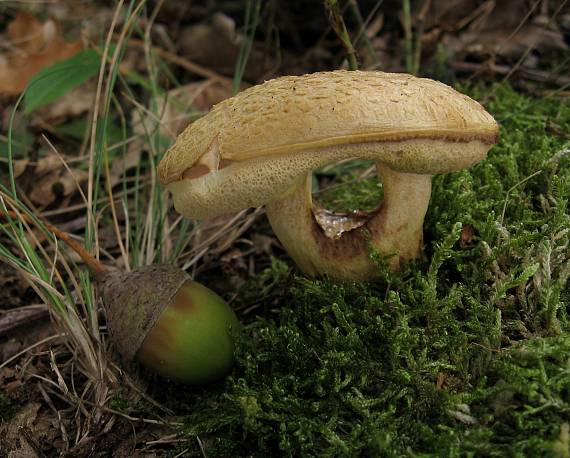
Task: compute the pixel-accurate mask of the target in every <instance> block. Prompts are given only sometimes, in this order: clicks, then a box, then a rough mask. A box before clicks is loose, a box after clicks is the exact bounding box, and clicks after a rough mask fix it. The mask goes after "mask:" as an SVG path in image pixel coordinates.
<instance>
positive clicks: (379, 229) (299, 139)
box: [158, 70, 498, 280]
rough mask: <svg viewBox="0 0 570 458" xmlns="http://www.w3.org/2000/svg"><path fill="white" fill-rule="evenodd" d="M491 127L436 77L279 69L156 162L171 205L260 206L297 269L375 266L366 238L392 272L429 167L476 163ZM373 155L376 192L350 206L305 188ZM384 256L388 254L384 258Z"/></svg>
mask: <svg viewBox="0 0 570 458" xmlns="http://www.w3.org/2000/svg"><path fill="white" fill-rule="evenodd" d="M497 137H498V125H497V123H496V122H495V120H494V119H493V117H492V116H491V115H490V114H489V113H487V112H486V111H485V109H484V108H483V107H482V106H481V105H480V104H479V103H477V102H476V101H474V100H472V99H471V98H469V97H467V96H465V95H463V94H460V93H459V92H457V91H455V90H454V89H452V88H450V87H449V86H446V85H445V84H442V83H440V82H437V81H433V80H430V79H425V78H417V77H414V76H411V75H407V74H399V73H383V72H372V71H342V70H340V71H333V72H319V73H314V74H309V75H304V76H285V77H281V78H277V79H273V80H270V81H267V82H265V83H263V84H260V85H257V86H253V87H251V88H249V89H246V90H244V91H243V92H241V93H239V94H238V95H236V96H234V97H232V98H230V99H227V100H224V101H223V102H221V103H219V104H217V105H216V106H215V107H214V108H213V109H212V110H211V111H210V113H209V114H207V115H206V116H204V117H202V118H201V119H199V120H197V121H195V122H194V123H193V124H191V125H190V126H189V127H187V128H186V130H185V131H184V132H182V134H180V135H179V137H178V138H177V140H176V142H175V143H174V145H173V146H172V147H171V148H170V149H169V150H168V151H167V153H166V155H165V157H164V158H163V159H162V161H161V162H160V164H159V166H158V175H159V178H160V180H161V182H162V183H163V184H164V185H165V186H166V187H167V188H168V189H169V191H170V192H171V193H172V196H173V200H174V206H175V208H176V210H177V211H178V212H179V213H181V214H183V215H185V216H187V217H190V218H198V219H204V218H211V217H214V216H217V215H221V214H225V213H230V212H235V211H238V210H241V209H244V208H248V207H256V206H260V205H263V204H265V206H266V211H267V215H268V217H269V221H270V223H271V226H272V228H273V230H274V231H275V234H276V235H277V237H278V238H279V240H280V241H281V243H282V244H283V246H284V247H285V248H286V250H287V251H288V253H289V255H290V256H291V257H292V258H293V260H294V261H295V262H296V263H297V265H298V266H299V268H300V269H301V270H302V271H303V272H304V273H305V274H307V275H310V276H317V275H328V276H330V277H332V278H336V279H341V280H364V279H370V278H372V277H374V276H375V275H376V274H377V268H376V267H375V266H374V264H373V263H372V262H371V260H370V257H369V253H370V251H371V248H372V249H374V250H376V251H377V252H379V253H381V254H383V255H386V256H388V264H389V266H390V267H391V268H392V269H394V270H397V269H398V268H399V267H400V266H401V265H402V263H404V262H406V261H408V260H411V259H414V258H418V257H420V255H421V249H422V239H423V235H422V226H423V220H424V216H425V214H426V211H427V207H428V204H429V199H430V193H431V177H432V175H433V174H436V173H446V172H451V171H455V170H459V169H464V168H467V167H470V166H471V165H473V164H475V163H477V162H479V161H481V160H482V159H483V158H484V157H485V156H486V154H487V151H488V150H489V148H490V147H491V145H493V144H494V143H495V142H496V140H497ZM354 158H361V159H368V160H372V161H374V162H375V164H376V168H377V171H378V175H379V177H380V179H381V181H382V184H383V189H384V198H383V200H382V202H381V203H380V204H379V206H378V207H377V208H376V209H375V210H373V211H371V212H369V213H368V214H366V215H365V216H362V215H361V214H360V213H361V212H359V216H351V215H335V214H333V213H331V212H328V211H326V210H323V209H319V208H318V207H317V206H315V205H314V204H313V202H312V198H311V172H312V170H314V169H316V168H318V167H321V166H323V165H325V164H327V163H330V162H332V161H337V160H343V159H354ZM390 255H392V256H390Z"/></svg>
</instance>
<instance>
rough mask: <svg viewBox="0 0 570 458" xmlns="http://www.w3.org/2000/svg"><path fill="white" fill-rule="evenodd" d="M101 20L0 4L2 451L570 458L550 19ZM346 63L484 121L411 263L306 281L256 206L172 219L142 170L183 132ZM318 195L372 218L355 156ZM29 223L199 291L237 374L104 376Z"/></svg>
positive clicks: (189, 9)
mask: <svg viewBox="0 0 570 458" xmlns="http://www.w3.org/2000/svg"><path fill="white" fill-rule="evenodd" d="M109 3H110V2H102V1H100V2H87V1H73V2H66V1H53V2H38V3H34V2H30V3H25V2H24V3H22V2H18V1H14V2H12V1H7V2H3V3H2V4H0V33H2V36H1V37H0V123H1V124H0V212H1V213H2V215H3V216H2V218H3V219H2V221H0V223H1V224H0V228H1V231H0V260H2V263H0V420H1V422H2V424H1V425H0V432H1V434H0V456H10V457H43V456H94V457H99V456H101V457H105V456H114V457H137V456H140V457H143V456H144V457H147V456H170V457H177V456H197V457H202V456H207V457H218V456H219V457H230V456H231V457H238V456H244V457H245V456H254V457H268V456H350V457H354V456H371V457H376V456H378V457H382V456H386V457H396V456H446V457H447V456H449V457H455V456H458V457H459V456H554V457H560V458H562V457H570V334H569V332H570V317H569V310H570V285H569V278H570V210H569V207H568V200H569V196H570V99H569V95H570V92H569V90H570V77H568V75H569V74H570V53H569V52H568V49H569V43H570V8H569V5H568V4H567V3H568V2H566V1H563V2H548V1H537V2H528V3H527V2H522V3H523V4H524V7H521V2H516V1H513V2H510V1H506V2H493V1H483V0H481V1H475V0H473V1H470V0H457V1H456V2H454V4H455V5H456V7H455V8H453V9H450V8H449V7H448V5H449V3H450V2H447V1H437V0H432V1H424V2H421V1H418V2H411V4H410V2H408V1H406V0H404V1H402V2H397V1H386V2H382V1H360V2H354V1H347V2H335V1H325V2H321V1H317V2H315V1H308V0H307V1H301V0H299V1H294V2H277V1H267V2H261V1H259V0H254V1H248V2H239V1H235V0H234V1H223V2H191V3H190V2H188V3H187V2H182V1H177V0H166V1H158V2H145V1H134V0H133V1H132V2H125V3H123V2H117V4H113V5H110V4H109ZM282 3H283V4H282ZM354 65H357V66H358V67H359V68H361V69H363V70H383V71H394V72H409V73H415V74H417V75H419V76H426V77H430V78H434V79H438V80H441V81H443V82H445V83H447V84H450V85H452V86H454V87H455V88H456V89H457V90H459V91H460V92H463V93H465V94H467V95H469V96H470V97H472V98H474V99H475V100H478V101H480V102H481V103H482V104H483V105H484V107H485V109H486V110H488V111H489V113H491V114H492V115H493V116H494V117H495V119H496V120H497V122H498V123H499V125H500V137H499V141H498V143H497V145H495V146H494V147H493V148H492V149H491V150H490V152H489V154H488V156H487V158H486V159H485V160H483V161H482V162H480V163H479V164H477V165H475V166H473V167H471V168H469V169H467V170H462V171H458V172H453V173H449V174H442V175H437V176H435V177H434V178H433V189H432V196H431V200H430V204H429V208H428V212H427V215H426V218H425V223H424V256H423V258H422V259H421V260H418V261H414V262H411V263H409V264H408V265H406V267H405V268H404V269H403V270H402V271H400V272H398V273H394V272H391V271H390V270H389V269H388V268H387V264H386V261H387V260H386V259H385V258H383V257H382V256H380V255H379V254H378V253H374V252H371V253H370V257H371V259H372V260H373V262H374V263H375V265H376V266H377V269H378V278H377V279H376V280H374V281H371V282H365V283H359V282H344V283H340V282H333V281H330V280H327V279H310V278H307V277H306V276H304V275H303V274H302V273H301V272H300V271H299V270H298V269H297V268H296V267H295V265H294V263H293V261H292V260H291V259H290V258H289V257H288V256H287V253H286V252H285V250H284V249H283V248H282V247H281V245H280V243H279V241H278V240H277V238H276V237H275V235H274V234H273V232H272V230H271V227H270V226H269V223H268V221H267V219H266V217H265V215H264V210H263V208H258V209H249V210H244V211H242V212H240V213H238V214H235V215H229V216H224V217H218V218H215V219H213V220H210V221H205V222H202V223H198V222H196V221H192V220H188V219H185V218H181V217H180V216H179V215H177V214H176V213H175V211H174V210H173V209H172V203H171V201H170V197H169V195H168V193H167V192H166V191H165V190H164V189H163V188H162V187H161V185H160V184H159V183H158V182H157V178H156V173H155V169H156V164H157V163H158V161H159V160H160V158H161V157H162V155H163V154H164V152H165V151H166V149H167V148H168V146H169V145H170V144H172V142H173V141H174V139H175V138H176V136H177V134H178V133H180V132H181V130H183V128H184V127H185V126H186V125H187V124H188V123H189V122H191V121H193V120H195V119H198V118H199V117H201V116H202V115H203V114H205V113H206V112H207V111H208V110H209V109H210V108H211V106H212V105H214V104H215V103H218V102H220V101H222V100H224V99H226V98H228V97H230V96H231V95H232V94H235V93H236V92H238V91H239V90H241V89H243V88H245V87H249V86H251V85H254V84H257V83H260V82H262V81H264V80H267V79H270V78H273V77H277V76H280V75H286V74H303V73H307V72H314V71H322V70H333V69H337V68H347V67H348V68H350V67H353V66H354ZM313 177H314V180H313V181H314V183H313V185H314V189H313V194H314V196H315V197H316V198H318V200H319V201H320V202H321V204H322V205H324V206H325V207H326V208H327V209H331V210H335V211H344V212H347V211H348V212H350V211H353V210H358V209H372V208H374V207H375V206H376V205H377V204H378V202H379V201H380V200H381V198H382V184H381V183H380V182H379V180H378V178H377V177H376V175H375V173H374V168H373V164H372V163H371V162H368V161H363V160H353V161H348V162H343V163H336V164H330V165H328V166H326V167H323V168H322V169H319V170H317V171H315V172H314V175H313ZM14 215H16V216H15V217H14ZM22 215H28V216H22ZM42 221H49V222H50V223H51V224H53V225H55V226H57V227H58V228H60V229H61V230H63V231H66V232H68V233H71V234H74V235H73V236H74V238H76V239H77V240H78V241H80V242H81V243H83V244H85V246H86V247H87V248H88V249H89V250H90V251H91V252H92V253H94V254H96V255H97V256H98V258H99V259H100V260H101V261H102V262H103V263H104V264H105V265H107V266H112V267H118V268H121V269H132V268H136V267H138V266H142V265H148V264H152V263H159V262H167V263H171V264H175V265H178V266H180V267H181V268H183V269H184V270H186V271H187V272H188V273H189V274H190V275H191V276H192V277H193V278H194V279H196V280H197V281H199V282H201V283H203V284H205V285H206V286H208V287H209V288H211V289H212V290H214V291H216V292H217V293H218V294H219V295H221V296H222V297H223V298H224V299H225V300H226V301H227V302H228V303H229V304H230V306H231V307H232V308H233V310H234V311H235V312H236V314H237V316H238V318H239V320H240V321H241V322H242V324H243V329H242V331H241V332H240V333H238V334H236V336H235V338H236V340H237V342H236V355H235V359H236V361H235V365H234V368H233V369H232V372H231V373H230V374H229V375H228V376H227V377H226V378H224V379H223V380H221V381H219V382H216V383H211V384H209V385H206V386H200V387H194V386H187V385H182V384H178V383H174V382H171V381H168V380H165V379H162V378H159V377H156V376H152V375H150V374H148V373H146V372H145V371H144V370H139V369H137V368H126V367H121V365H120V364H119V362H118V360H117V358H116V356H115V354H114V350H113V346H112V344H111V343H110V342H109V341H108V335H107V329H106V326H105V316H104V312H103V310H102V307H101V304H100V300H99V296H98V292H97V288H96V285H95V284H94V283H93V281H92V279H91V278H90V276H89V273H88V271H87V269H86V268H85V266H84V265H83V264H82V262H81V260H80V259H79V257H77V255H76V254H75V253H73V252H72V251H71V250H69V249H68V248H67V247H65V246H63V244H62V243H60V242H58V240H57V239H56V238H54V237H53V235H52V234H51V232H50V231H48V230H47V229H46V227H45V226H44V225H43V224H42Z"/></svg>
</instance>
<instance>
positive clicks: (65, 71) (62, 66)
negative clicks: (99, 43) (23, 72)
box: [24, 49, 101, 114]
mask: <svg viewBox="0 0 570 458" xmlns="http://www.w3.org/2000/svg"><path fill="white" fill-rule="evenodd" d="M100 64H101V56H99V54H97V53H96V52H95V51H94V50H92V49H87V50H85V51H82V52H80V53H77V54H76V55H74V56H73V57H71V58H69V59H66V60H62V61H59V62H56V63H55V64H53V65H50V66H49V67H47V68H44V69H43V70H42V71H41V72H39V73H38V74H37V75H36V76H34V77H33V78H32V80H31V81H30V82H29V83H28V87H27V88H26V93H25V95H24V104H25V107H26V108H25V112H26V114H30V113H31V112H32V111H34V110H35V109H36V108H39V107H41V106H44V105H47V104H48V103H50V102H52V101H53V100H55V99H57V98H58V97H61V96H62V95H64V94H66V93H67V92H69V91H71V90H72V89H73V88H75V87H77V86H79V85H80V84H81V83H84V82H85V81H87V80H88V79H89V78H91V77H93V76H95V75H96V74H97V72H98V71H99V66H100Z"/></svg>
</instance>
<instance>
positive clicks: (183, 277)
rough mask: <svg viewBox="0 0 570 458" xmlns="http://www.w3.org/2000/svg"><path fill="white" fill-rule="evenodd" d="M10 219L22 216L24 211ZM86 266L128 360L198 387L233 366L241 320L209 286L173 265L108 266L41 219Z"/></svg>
mask: <svg viewBox="0 0 570 458" xmlns="http://www.w3.org/2000/svg"><path fill="white" fill-rule="evenodd" d="M8 214H10V215H11V216H12V217H17V218H24V219H26V220H28V222H33V221H32V220H31V218H28V217H27V216H25V215H23V214H18V215H15V214H14V213H13V212H11V211H8ZM43 223H44V225H45V226H46V227H47V229H48V230H50V231H51V232H53V233H54V234H55V236H56V237H58V238H59V239H60V240H62V241H64V242H65V243H66V244H67V245H68V246H69V247H70V248H71V249H73V251H75V252H76V253H77V254H78V255H79V256H80V257H81V259H82V260H83V262H85V264H87V266H88V267H89V269H90V270H91V273H92V274H93V276H94V278H95V282H96V284H97V286H98V290H99V292H100V294H101V297H102V301H103V306H104V308H105V312H106V315H107V329H108V331H109V336H110V339H111V342H112V343H113V344H114V346H115V348H116V350H117V352H118V353H119V355H120V356H121V358H122V359H123V361H124V362H125V363H126V364H129V363H131V362H132V361H138V362H139V363H141V364H142V365H143V366H145V367H147V368H148V369H150V370H151V371H152V372H155V373H157V374H158V375H160V376H163V377H166V378H168V379H172V380H176V381H178V382H183V383H189V384H193V385H200V384H204V383H208V382H212V381H215V380H217V379H220V378H222V377H223V376H224V375H226V374H227V373H228V372H229V371H230V369H231V367H232V364H233V354H234V341H233V332H235V331H236V330H238V329H239V328H240V326H241V325H240V323H239V321H238V319H237V317H236V315H235V313H234V311H233V310H232V309H231V308H230V306H229V305H228V304H227V303H226V302H225V301H224V300H223V299H222V298H221V297H219V296H218V295H217V294H216V293H214V292H213V291H212V290H210V289H208V288H206V287H205V286H204V285H201V284H200V283H198V282H195V281H193V280H191V278H190V276H189V275H188V274H187V273H186V272H184V271H183V270H181V269H179V268H177V267H175V266H171V265H165V264H160V265H151V266H145V267H139V268H137V269H135V270H133V271H131V272H124V271H119V270H109V269H107V268H106V267H105V266H104V265H103V264H101V262H99V261H98V260H97V259H95V258H94V257H93V256H92V255H91V254H90V253H89V252H87V250H86V249H85V248H84V247H83V246H82V245H81V244H80V243H78V242H76V241H75V240H73V239H72V238H71V237H70V235H69V234H68V233H66V232H63V231H61V230H59V229H58V228H57V227H55V226H53V225H51V224H49V223H47V222H45V221H44V222H43Z"/></svg>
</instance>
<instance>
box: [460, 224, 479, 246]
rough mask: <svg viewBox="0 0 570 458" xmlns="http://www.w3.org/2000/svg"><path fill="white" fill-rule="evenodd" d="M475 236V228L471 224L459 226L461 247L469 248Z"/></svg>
mask: <svg viewBox="0 0 570 458" xmlns="http://www.w3.org/2000/svg"><path fill="white" fill-rule="evenodd" d="M473 237H475V228H474V227H473V226H471V224H464V225H463V227H462V228H461V236H460V237H459V246H460V247H461V249H465V248H469V247H470V246H471V245H472V243H473Z"/></svg>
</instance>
